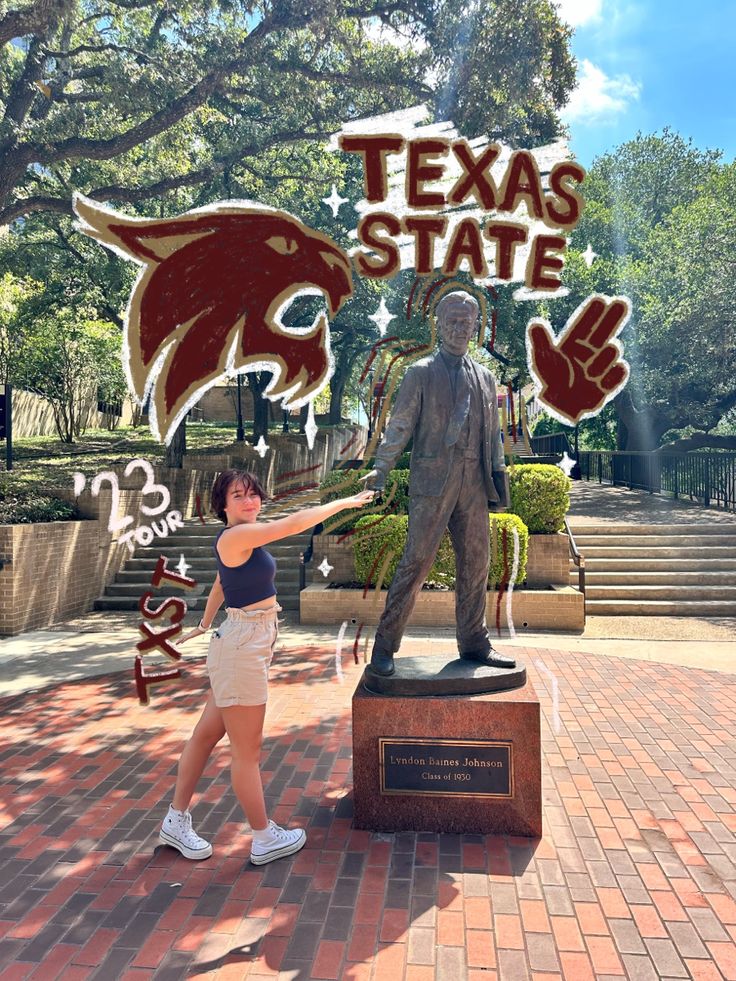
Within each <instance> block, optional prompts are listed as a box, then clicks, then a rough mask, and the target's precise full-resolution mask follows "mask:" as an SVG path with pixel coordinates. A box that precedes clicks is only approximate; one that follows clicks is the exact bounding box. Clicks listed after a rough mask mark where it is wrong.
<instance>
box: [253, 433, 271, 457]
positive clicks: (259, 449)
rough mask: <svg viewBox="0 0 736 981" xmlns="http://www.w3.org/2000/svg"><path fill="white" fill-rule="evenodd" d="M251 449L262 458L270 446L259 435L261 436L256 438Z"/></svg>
mask: <svg viewBox="0 0 736 981" xmlns="http://www.w3.org/2000/svg"><path fill="white" fill-rule="evenodd" d="M253 449H254V450H255V451H256V453H257V454H258V455H259V456H260V458H261V459H263V458H264V456H265V455H266V453H268V451H269V450H270V449H271V447H270V446H268V444H267V443H266V441H265V439H264V438H263V436H261V438H260V439H259V440H258V442H257V443H256V445H255V446H254V447H253Z"/></svg>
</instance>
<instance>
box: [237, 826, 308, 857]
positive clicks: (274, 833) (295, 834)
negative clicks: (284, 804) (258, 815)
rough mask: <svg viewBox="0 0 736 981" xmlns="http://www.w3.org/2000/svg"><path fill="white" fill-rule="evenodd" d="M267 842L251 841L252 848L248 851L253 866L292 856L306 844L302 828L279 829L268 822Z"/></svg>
mask: <svg viewBox="0 0 736 981" xmlns="http://www.w3.org/2000/svg"><path fill="white" fill-rule="evenodd" d="M268 831H269V835H270V837H269V840H268V841H267V842H265V844H264V843H263V842H260V841H256V840H255V839H253V846H252V848H251V850H250V860H251V862H252V863H253V865H265V864H266V863H267V862H273V861H275V859H277V858H285V857H286V856H287V855H293V854H294V852H298V851H299V849H300V848H304V846H305V845H306V843H307V833H306V831H304V829H303V828H292V829H291V830H287V829H286V828H280V827H279V826H278V824H274V822H273V821H269V822H268Z"/></svg>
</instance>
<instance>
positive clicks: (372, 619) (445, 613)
mask: <svg viewBox="0 0 736 981" xmlns="http://www.w3.org/2000/svg"><path fill="white" fill-rule="evenodd" d="M497 598H498V593H496V592H492V593H488V601H487V606H486V620H487V622H488V624H489V625H491V624H495V623H496V603H497ZM385 603H386V591H385V590H381V591H380V592H378V593H377V592H376V591H375V590H374V589H369V590H368V592H367V594H366V597H365V599H364V598H363V590H361V589H328V588H327V585H326V584H321V583H317V582H315V583H312V585H310V586H307V588H306V589H304V590H302V592H301V594H300V622H301V623H303V624H332V623H335V624H337V623H342V622H343V621H345V620H347V622H348V623H350V622H351V621H354V622H355V623H356V624H358V623H363V624H367V625H375V624H377V623H378V620H379V618H380V616H381V613H382V612H383V608H384V606H385ZM511 617H512V620H513V624H514V627H515V629H516V630H517V631H524V630H542V629H544V630H564V631H582V630H583V628H584V626H585V602H584V598H583V594H582V593H580V592H578V591H577V590H576V589H572V588H570V587H569V586H554V587H552V588H550V589H540V590H526V589H515V590H514V593H513V598H512V608H511ZM454 623H455V593H454V591H447V592H445V591H443V590H433V589H432V590H422V592H421V593H420V594H419V596H418V598H417V603H416V606H415V607H414V611H413V613H412V615H411V617H410V619H409V626H410V627H414V628H419V629H421V628H423V627H427V628H429V627H451V626H453V625H454ZM501 626H502V627H506V626H508V624H507V620H506V599H505V598H504V597H502V599H501Z"/></svg>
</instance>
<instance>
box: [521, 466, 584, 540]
mask: <svg viewBox="0 0 736 981" xmlns="http://www.w3.org/2000/svg"><path fill="white" fill-rule="evenodd" d="M509 483H510V485H511V511H512V512H513V513H514V514H518V515H519V517H520V518H521V520H522V521H523V522H524V524H525V525H526V526H527V528H528V529H529V533H530V534H532V535H534V534H542V535H552V534H554V533H555V532H556V531H559V530H560V529H561V528H562V527H563V526H564V523H565V515H566V514H567V511H568V510H569V508H570V487H571V486H572V481H571V480H570V478H569V477H567V476H565V474H564V473H563V471H562V470H560V468H559V467H557V466H555V465H554V464H550V463H521V464H519V465H518V466H513V467H509Z"/></svg>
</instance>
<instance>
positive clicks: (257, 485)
mask: <svg viewBox="0 0 736 981" xmlns="http://www.w3.org/2000/svg"><path fill="white" fill-rule="evenodd" d="M235 483H237V484H242V485H243V487H244V488H245V491H246V493H247V492H248V491H251V490H252V491H254V492H255V493H256V494H257V495H258V496H259V497H260V499H261V500H262V501H266V500H268V495H267V494H266V492H265V490H264V489H263V484H262V483H261V482H260V480H259V479H258V477H257V476H256V475H255V474H254V473H251V472H250V471H249V470H223V471H222V473H221V474H218V475H217V477H216V478H215V482H214V484H213V485H212V492H211V493H210V507H211V508H212V510H213V511H214V513H215V514H216V515H217V517H218V518H219V519H220V521H223V522H224V523H225V524H227V515H226V514H225V504H226V503H227V492H228V490H229V489H230V485H231V484H235Z"/></svg>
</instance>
